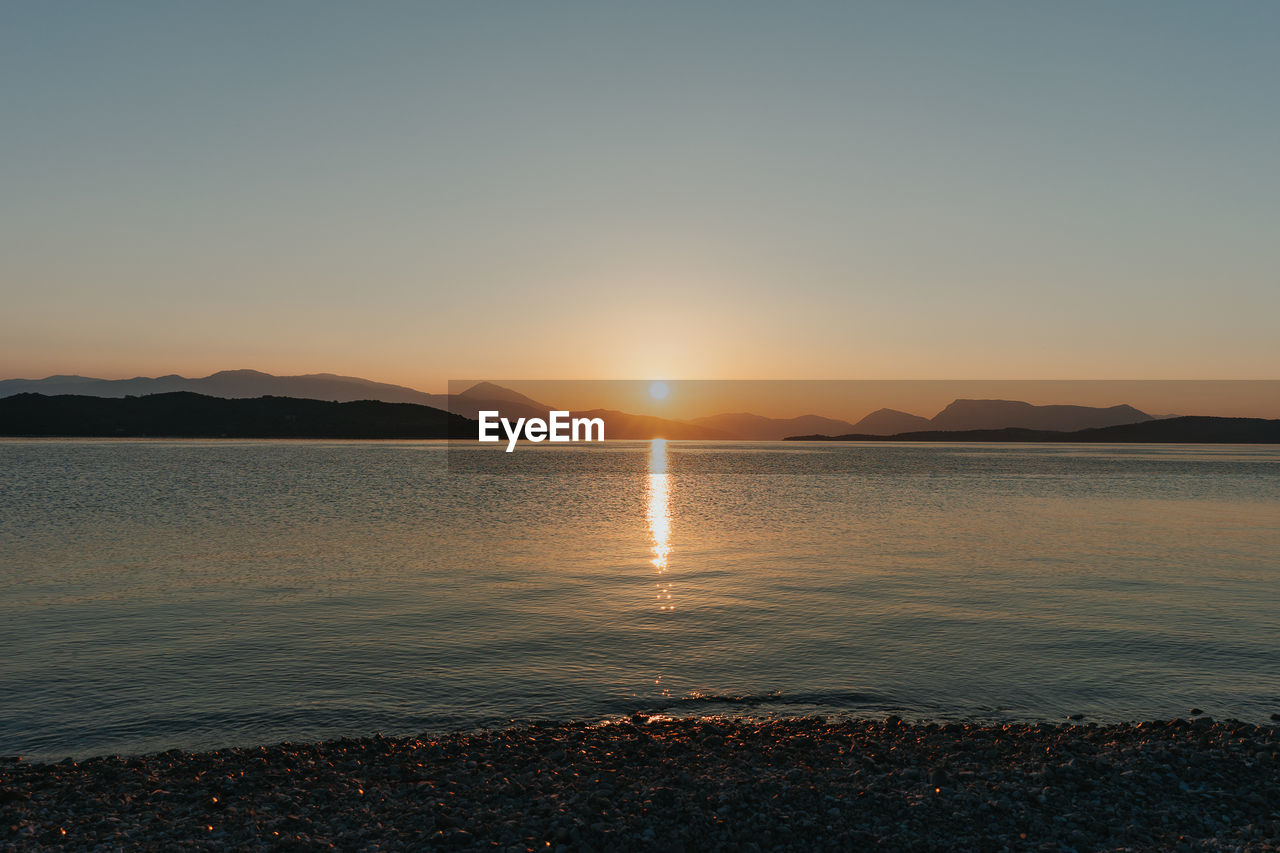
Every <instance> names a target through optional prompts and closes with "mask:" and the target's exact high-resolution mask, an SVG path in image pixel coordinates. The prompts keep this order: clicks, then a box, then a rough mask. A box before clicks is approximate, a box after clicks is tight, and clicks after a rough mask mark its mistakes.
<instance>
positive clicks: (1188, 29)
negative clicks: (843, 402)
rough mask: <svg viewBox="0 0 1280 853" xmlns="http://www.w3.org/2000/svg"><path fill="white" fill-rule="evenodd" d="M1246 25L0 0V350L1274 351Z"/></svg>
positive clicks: (1030, 362)
mask: <svg viewBox="0 0 1280 853" xmlns="http://www.w3.org/2000/svg"><path fill="white" fill-rule="evenodd" d="M1277 43H1280V4H1276V3H1274V2H1261V1H1260V0H1259V2H1248V0H1239V2H1230V3H1221V4H1219V3H1203V2H1178V0H1157V1H1156V2H1140V0H1128V2H1123V1H1122V0H1120V1H1118V0H1108V2H1089V1H1088V0H1084V2H1072V3H1060V2H1035V0H1020V2H1005V3H988V2H966V3H952V2H933V3H930V2H868V3H858V2H794V3H755V2H750V1H749V0H737V2H723V3H710V2H707V3H697V2H691V3H663V2H646V3H620V2H590V3H586V2H584V3H568V2H551V0H548V1H547V2H491V3H473V2H456V3H445V2H437V3H426V2H392V0H380V2H375V3H354V2H352V3H326V2H319V0H309V2H289V0H275V2H271V3H260V2H234V0H227V2H219V3H182V2H179V3H174V2H170V0H165V2H154V3H138V2H129V1H128V0H120V2H114V3H91V2H79V3H76V2H69V3H38V2H11V3H4V4H2V5H0V115H3V117H4V120H3V121H2V122H0V155H2V156H0V188H2V189H0V297H2V301H0V304H3V311H0V377H29V378H35V377H41V376H46V375H49V374H55V373H78V374H84V375H89V376H100V377H105V378H120V377H127V376H135V375H160V374H167V373H181V374H184V375H205V374H207V373H211V372H214V371H216V370H222V369H232V368H254V369H258V370H264V371H267V372H271V373H278V374H290V373H311V372H332V373H340V374H346V375H355V376H363V377H367V378H370V379H375V380H380V381H387V382H395V383H400V384H405V385H410V386H413V387H417V388H421V389H423V390H428V391H443V390H444V389H445V387H446V384H447V382H448V380H449V379H450V378H456V377H490V378H495V379H500V378H503V377H508V378H509V377H518V378H526V379H538V378H541V379H554V378H590V379H624V378H626V379H654V378H669V379H681V378H687V379H692V378H699V379H778V378H792V379H797V378H810V379H837V378H840V379H844V378H859V379H902V378H911V379H946V378H968V379H979V378H980V379H1015V378H1016V379H1026V378H1048V379H1170V378H1182V379H1259V378H1265V379H1274V378H1277V373H1278V371H1277V368H1276V366H1277V365H1280V334H1277V328H1278V327H1280V323H1278V322H1277V318H1278V317H1280V240H1277V239H1276V235H1277V234H1280V169H1277V168H1276V154H1277V152H1278V151H1280V109H1277V108H1276V107H1277V104H1280V65H1277V63H1276V61H1275V59H1276V53H1275V45H1276V44H1277ZM1064 402H1068V401H1064Z"/></svg>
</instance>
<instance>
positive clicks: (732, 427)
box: [688, 412, 927, 441]
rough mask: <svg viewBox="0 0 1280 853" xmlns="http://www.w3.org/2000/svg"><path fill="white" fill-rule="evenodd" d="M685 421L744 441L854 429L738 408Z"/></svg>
mask: <svg viewBox="0 0 1280 853" xmlns="http://www.w3.org/2000/svg"><path fill="white" fill-rule="evenodd" d="M688 423H690V424H693V425H694V426H700V427H706V428H708V429H711V430H715V431H716V432H718V433H721V434H722V435H723V436H724V437H727V438H740V439H744V440H747V441H777V440H778V439H781V438H785V437H787V436H788V435H796V434H798V433H805V432H826V433H836V432H845V431H849V432H853V431H856V430H855V428H854V425H853V424H851V423H849V422H848V421H841V420H836V419H834V418H824V417H820V416H818V415H801V416H799V417H796V418H766V417H763V416H762V415H753V414H750V413H748V412H740V413H737V414H723V415H711V416H710V417H705V418H694V419H693V420H690V421H688ZM926 423H927V422H926Z"/></svg>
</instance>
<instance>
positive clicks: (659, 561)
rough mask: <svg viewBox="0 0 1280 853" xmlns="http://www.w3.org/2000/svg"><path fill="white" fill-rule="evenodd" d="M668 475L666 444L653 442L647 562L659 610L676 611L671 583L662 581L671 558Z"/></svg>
mask: <svg viewBox="0 0 1280 853" xmlns="http://www.w3.org/2000/svg"><path fill="white" fill-rule="evenodd" d="M670 476H671V475H670V474H668V473H667V442H666V440H665V439H661V438H655V439H653V441H652V442H650V444H649V487H648V500H647V512H646V514H647V517H648V520H649V536H650V539H651V540H652V544H651V545H650V546H649V551H650V553H652V554H653V558H652V559H651V560H650V561H649V562H651V563H652V564H653V567H654V568H656V569H657V570H658V575H659V576H660V577H659V579H658V583H657V588H658V609H659V610H675V604H674V603H672V601H671V581H670V579H669V578H667V577H665V575H666V573H667V564H668V560H669V558H670V556H671V507H670V504H669V498H670V495H671V482H670Z"/></svg>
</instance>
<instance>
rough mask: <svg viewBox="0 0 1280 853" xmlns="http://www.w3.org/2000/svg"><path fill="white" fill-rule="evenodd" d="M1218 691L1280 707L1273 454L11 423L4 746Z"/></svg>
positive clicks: (867, 712) (991, 705)
mask: <svg viewBox="0 0 1280 853" xmlns="http://www.w3.org/2000/svg"><path fill="white" fill-rule="evenodd" d="M1192 709H1196V710H1200V711H1203V712H1204V713H1205V714H1207V715H1211V716H1215V717H1218V718H1237V719H1241V720H1245V721H1251V722H1263V721H1266V720H1268V719H1269V718H1270V715H1272V714H1274V713H1278V712H1280V447H1277V446H1245V445H1235V446H1224V445H1069V444H1007V445H1006V444H904V443H867V444H863V443H840V442H831V443H804V442H762V443H744V442H723V443H717V442H688V441H660V440H655V441H652V442H625V441H617V442H615V441H610V442H605V443H602V444H595V445H571V446H564V445H560V446H555V447H552V446H547V445H525V446H521V447H518V448H517V449H516V450H515V452H513V453H511V454H506V453H504V452H503V450H502V448H501V447H498V448H495V447H493V446H490V445H485V446H481V445H476V444H469V445H455V446H452V447H448V446H447V445H446V444H445V443H441V442H411V441H387V442H377V441H363V442H339V441H238V440H217V441H214V440H209V441H203V440H194V441H193V440H52V439H50V440H20V439H6V440H2V441H0V755H6V756H12V755H22V756H24V758H26V759H27V760H34V761H56V760H61V759H63V758H67V757H70V758H76V759H79V758H83V757H88V756H93V755H103V754H126V755H127V754H140V753H149V752H158V751H163V750H168V749H175V748H180V749H213V748H221V747H229V746H249V745H256V744H264V743H278V742H282V741H293V742H303V741H314V740H320V739H326V738H334V737H341V736H357V735H369V734H373V733H376V732H382V733H384V734H387V735H420V734H432V733H441V732H448V731H454V730H459V729H463V730H465V729H475V728H485V727H495V726H508V725H513V724H520V723H524V722H529V721H534V720H600V721H604V720H608V719H612V718H616V717H618V716H621V715H625V714H630V713H633V712H640V713H645V714H666V715H672V716H690V715H696V716H701V715H734V716H748V717H776V716H792V715H814V714H817V715H827V716H833V717H843V716H854V717H875V716H884V715H887V714H897V715H899V716H902V717H904V718H906V719H909V720H935V721H943V720H981V721H1000V720H1010V721H1013V720H1017V721H1027V720H1030V721H1065V720H1066V719H1067V718H1068V717H1075V718H1076V719H1077V720H1078V721H1079V722H1081V723H1084V724H1087V723H1088V722H1098V723H1105V722H1118V721H1129V720H1150V719H1169V718H1172V717H1178V716H1184V717H1185V716H1187V715H1188V714H1190V713H1191V711H1192ZM1080 715H1083V716H1080Z"/></svg>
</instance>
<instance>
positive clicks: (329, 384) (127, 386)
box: [0, 370, 448, 409]
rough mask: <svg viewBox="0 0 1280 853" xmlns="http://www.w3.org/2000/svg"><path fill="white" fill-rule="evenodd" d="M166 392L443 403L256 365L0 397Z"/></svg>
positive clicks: (18, 382)
mask: <svg viewBox="0 0 1280 853" xmlns="http://www.w3.org/2000/svg"><path fill="white" fill-rule="evenodd" d="M170 391H191V392H194V393H196V394H204V395H206V396H209V397H227V398H236V397H265V396H272V397H294V398H301V399H309V400H337V401H338V402H348V401H353V400H381V401H383V402H385V403H418V404H419V405H423V406H432V407H434V408H438V409H440V408H445V407H446V405H447V403H448V398H447V397H446V395H444V394H427V393H425V392H423V391H417V390H415V389H413V388H406V387H405V386H403V385H390V384H388V383H386V382H373V381H371V380H368V379H359V378H357V377H354V376H338V375H336V374H333V373H308V374H305V375H302V376H273V375H272V374H270V373H263V372H261V371H259V370H220V371H218V372H217V373H211V374H210V375H208V376H204V377H200V378H194V379H188V378H186V377H183V376H178V375H177V374H170V375H168V376H158V377H154V378H153V377H147V376H137V377H134V378H133V379H93V378H91V377H86V376H50V377H47V378H45V379H4V380H0V397H8V396H11V395H13V394H22V393H35V394H79V395H86V396H90V397H129V396H134V397H141V396H144V395H147V394H164V393H167V392H170Z"/></svg>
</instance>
